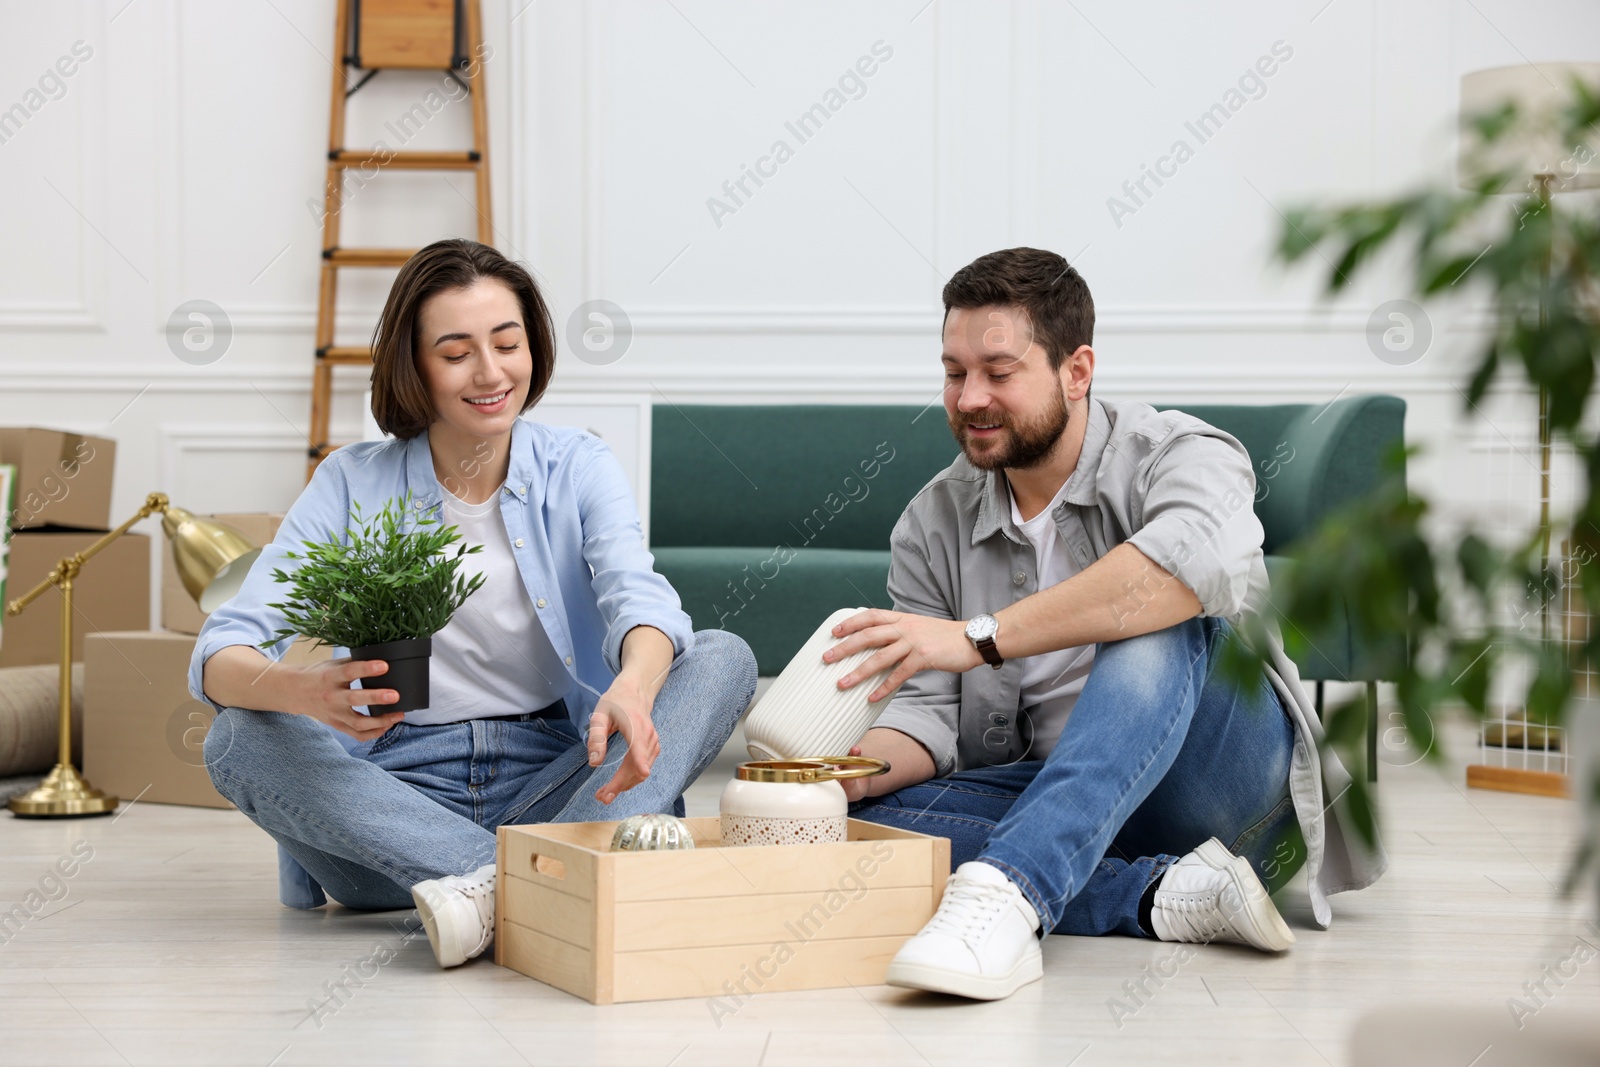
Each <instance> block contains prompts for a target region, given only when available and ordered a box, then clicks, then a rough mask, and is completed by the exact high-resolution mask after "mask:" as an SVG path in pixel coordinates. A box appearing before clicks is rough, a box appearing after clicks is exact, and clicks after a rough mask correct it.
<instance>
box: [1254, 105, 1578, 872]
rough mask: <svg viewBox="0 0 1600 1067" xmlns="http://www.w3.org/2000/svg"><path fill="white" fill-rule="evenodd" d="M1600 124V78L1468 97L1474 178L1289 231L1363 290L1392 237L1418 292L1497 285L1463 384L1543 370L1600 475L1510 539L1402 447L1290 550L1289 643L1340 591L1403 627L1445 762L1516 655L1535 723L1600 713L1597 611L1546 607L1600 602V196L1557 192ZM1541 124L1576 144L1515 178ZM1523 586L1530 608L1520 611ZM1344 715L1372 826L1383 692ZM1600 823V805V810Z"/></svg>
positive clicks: (1544, 389)
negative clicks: (1515, 151) (1482, 103)
mask: <svg viewBox="0 0 1600 1067" xmlns="http://www.w3.org/2000/svg"><path fill="white" fill-rule="evenodd" d="M1597 123H1600V95H1597V94H1596V93H1595V92H1594V91H1592V90H1591V89H1590V88H1588V87H1585V86H1584V85H1582V84H1581V83H1575V84H1574V86H1573V88H1572V91H1571V97H1570V100H1569V102H1568V103H1567V104H1566V105H1565V106H1564V107H1562V108H1561V109H1559V112H1558V113H1556V114H1553V115H1535V114H1532V113H1519V111H1518V109H1517V108H1516V107H1515V106H1514V105H1512V104H1507V105H1505V106H1504V107H1502V108H1500V109H1498V110H1495V111H1493V112H1491V113H1487V114H1480V115H1475V116H1468V117H1466V118H1465V119H1464V135H1465V136H1467V138H1468V142H1469V143H1473V141H1474V139H1475V143H1476V145H1477V148H1476V149H1473V150H1472V151H1471V153H1470V154H1469V158H1468V162H1469V164H1470V163H1471V162H1472V160H1474V159H1475V160H1478V161H1480V162H1481V163H1482V165H1481V167H1477V168H1474V167H1470V166H1469V167H1468V173H1477V174H1481V179H1474V180H1473V182H1472V184H1471V187H1470V188H1466V189H1457V188H1454V187H1449V186H1444V185H1436V186H1431V187H1426V188H1423V189H1422V190H1420V191H1418V192H1414V193H1411V194H1409V195H1405V196H1402V197H1399V198H1398V199H1392V200H1381V201H1375V202H1371V203H1362V204H1355V205H1350V206H1344V207H1331V208H1327V207H1304V208H1300V209H1297V210H1293V211H1291V212H1289V213H1287V214H1286V215H1285V218H1284V225H1283V227H1282V230H1281V233H1280V237H1279V241H1278V246H1277V249H1276V256H1277V258H1278V259H1280V260H1281V261H1283V262H1285V263H1289V264H1294V263H1299V262H1302V261H1305V260H1307V259H1308V257H1310V256H1312V255H1313V254H1315V255H1317V256H1319V257H1321V258H1322V259H1323V260H1325V261H1326V262H1327V264H1328V265H1329V267H1330V269H1329V271H1328V274H1327V276H1326V279H1325V282H1324V292H1325V294H1326V295H1329V296H1332V295H1336V294H1338V293H1340V292H1343V291H1345V290H1346V289H1348V288H1349V287H1350V286H1351V285H1352V283H1353V282H1354V281H1355V280H1356V278H1357V277H1358V275H1361V274H1362V273H1363V272H1364V271H1366V270H1368V269H1369V268H1370V267H1371V266H1372V264H1373V262H1374V260H1375V259H1376V258H1377V257H1378V254H1379V253H1380V252H1382V251H1385V250H1398V251H1400V252H1402V253H1404V254H1406V255H1407V257H1408V258H1407V261H1408V263H1409V274H1410V277H1409V285H1410V286H1411V287H1412V289H1413V291H1414V295H1415V296H1416V297H1417V298H1418V299H1419V300H1426V299H1428V298H1430V297H1435V296H1439V295H1441V294H1445V293H1449V294H1451V295H1452V296H1453V295H1455V294H1458V293H1460V292H1462V291H1464V290H1470V291H1471V293H1472V295H1473V296H1474V297H1475V298H1477V299H1480V300H1483V301H1485V302H1486V303H1487V304H1488V306H1489V308H1490V310H1491V311H1492V314H1493V323H1494V325H1493V328H1492V329H1491V330H1490V331H1487V337H1486V338H1485V340H1484V341H1483V342H1482V344H1481V347H1479V348H1478V350H1477V352H1476V355H1475V359H1474V360H1473V361H1471V364H1470V373H1469V374H1468V375H1467V376H1466V381H1465V382H1464V383H1463V385H1462V387H1461V392H1462V395H1463V398H1464V401H1465V402H1464V414H1466V415H1467V416H1469V417H1471V418H1478V419H1481V418H1483V415H1482V412H1481V411H1480V409H1479V402H1480V401H1481V400H1483V398H1484V397H1485V395H1486V394H1487V393H1488V392H1489V391H1490V389H1491V387H1492V386H1494V385H1496V384H1497V383H1500V384H1512V385H1513V386H1520V385H1523V384H1524V383H1525V385H1526V386H1528V387H1531V389H1529V392H1530V393H1532V394H1535V395H1537V396H1538V398H1539V406H1540V424H1541V443H1549V442H1557V443H1560V444H1564V445H1565V446H1567V447H1569V448H1570V449H1571V450H1572V452H1573V454H1574V455H1575V456H1576V458H1577V460H1578V463H1579V465H1580V467H1581V469H1582V471H1583V474H1584V478H1583V485H1582V490H1581V499H1579V500H1576V501H1573V502H1572V503H1573V505H1574V507H1573V510H1572V511H1571V513H1570V514H1566V515H1562V516H1557V517H1555V519H1554V520H1553V528H1547V527H1546V526H1545V524H1544V523H1543V522H1541V523H1540V524H1538V525H1536V526H1533V527H1531V528H1529V529H1527V530H1526V531H1524V532H1523V535H1522V536H1520V537H1518V538H1514V539H1513V543H1509V544H1508V543H1507V541H1506V539H1505V538H1504V537H1501V538H1492V537H1491V536H1489V535H1488V534H1486V533H1485V532H1483V531H1482V530H1481V528H1478V527H1475V526H1474V525H1473V524H1472V523H1471V522H1470V521H1462V522H1460V523H1457V522H1456V521H1455V518H1454V517H1453V516H1452V517H1451V519H1450V522H1449V523H1448V524H1445V523H1441V522H1434V521H1432V519H1431V517H1430V516H1431V511H1432V508H1431V504H1430V502H1429V500H1428V499H1427V498H1426V497H1425V496H1424V495H1422V494H1419V493H1417V492H1414V491H1409V490H1408V489H1407V487H1406V486H1405V484H1404V479H1403V477H1402V476H1401V474H1400V472H1401V471H1402V470H1403V460H1404V458H1406V457H1402V456H1398V455H1397V456H1394V457H1391V460H1392V464H1393V467H1392V469H1393V470H1394V472H1395V476H1394V477H1393V478H1392V479H1390V481H1389V483H1388V486H1387V488H1385V489H1384V490H1382V491H1380V492H1378V493H1375V494H1373V495H1371V496H1369V497H1367V498H1366V499H1364V500H1361V501H1359V502H1357V503H1356V504H1354V505H1352V506H1351V507H1349V508H1347V509H1345V510H1343V511H1342V512H1340V513H1338V514H1336V515H1334V516H1331V517H1330V518H1329V520H1328V521H1327V522H1325V523H1324V524H1323V525H1322V526H1321V527H1320V528H1319V529H1318V530H1316V531H1315V532H1314V533H1313V534H1312V535H1310V536H1309V537H1308V538H1306V539H1304V540H1303V541H1302V542H1301V543H1300V544H1298V545H1296V546H1294V547H1293V549H1292V550H1291V551H1292V554H1293V555H1294V556H1295V557H1296V558H1297V559H1298V560H1300V561H1301V565H1300V566H1298V567H1297V568H1296V569H1295V571H1294V572H1293V575H1292V577H1290V578H1289V580H1287V581H1285V582H1283V583H1281V584H1275V585H1274V587H1273V602H1274V605H1275V607H1276V608H1277V609H1278V610H1279V611H1280V612H1281V613H1282V616H1283V617H1284V619H1285V620H1286V623H1287V625H1285V626H1284V627H1283V629H1284V641H1285V646H1286V648H1287V650H1288V651H1289V653H1290V655H1291V656H1295V657H1296V658H1299V657H1298V653H1301V652H1303V651H1304V649H1303V648H1302V647H1301V646H1303V644H1304V638H1303V637H1302V636H1301V635H1302V633H1304V632H1317V631H1318V630H1320V629H1324V628H1325V627H1327V626H1328V625H1329V624H1330V623H1331V622H1332V621H1333V620H1334V618H1335V617H1336V612H1337V609H1338V608H1339V606H1340V605H1341V604H1343V605H1345V606H1346V607H1347V609H1348V610H1349V611H1350V612H1351V613H1352V615H1353V616H1354V620H1353V621H1354V622H1355V623H1356V624H1358V625H1359V626H1360V627H1361V628H1362V629H1363V630H1364V631H1365V632H1367V633H1370V634H1382V635H1396V634H1399V635H1404V637H1405V639H1406V642H1407V647H1408V648H1409V649H1410V656H1409V657H1408V662H1406V663H1405V664H1404V665H1403V666H1401V667H1400V668H1399V673H1398V675H1397V677H1395V678H1394V679H1393V681H1394V682H1395V683H1396V690H1397V696H1398V701H1399V706H1400V711H1401V714H1402V715H1403V720H1404V725H1405V730H1406V732H1407V734H1408V735H1409V740H1410V743H1411V744H1414V745H1416V746H1418V747H1419V748H1421V749H1425V750H1426V752H1427V756H1428V758H1429V759H1430V760H1431V761H1433V762H1434V763H1435V764H1442V754H1441V752H1440V748H1439V745H1437V744H1436V743H1434V742H1435V738H1434V732H1435V731H1434V716H1435V713H1436V712H1441V711H1456V712H1459V710H1460V709H1463V708H1464V709H1466V710H1467V711H1468V713H1470V715H1472V716H1473V717H1475V718H1476V719H1479V720H1482V719H1484V718H1486V717H1488V716H1489V715H1490V713H1491V708H1490V699H1491V698H1490V694H1491V692H1493V691H1494V681H1495V679H1496V677H1497V676H1498V675H1499V672H1501V671H1505V670H1508V669H1509V668H1511V667H1512V666H1513V665H1517V664H1526V665H1529V666H1530V667H1531V670H1530V671H1529V672H1528V674H1527V675H1526V677H1527V679H1528V680H1527V683H1526V689H1525V692H1522V693H1521V697H1522V701H1523V707H1524V708H1525V713H1526V718H1527V721H1528V722H1529V723H1531V724H1558V725H1559V724H1566V725H1569V726H1570V725H1571V722H1572V718H1573V715H1574V713H1575V711H1579V713H1588V714H1593V713H1594V708H1595V704H1594V703H1593V701H1580V700H1579V699H1578V697H1579V696H1580V695H1583V694H1580V693H1579V692H1578V691H1577V690H1576V688H1575V685H1574V681H1575V679H1576V678H1577V676H1578V675H1579V674H1580V673H1581V672H1583V671H1586V670H1589V669H1592V668H1591V666H1590V665H1591V664H1594V663H1596V662H1600V627H1596V626H1588V627H1583V628H1581V629H1580V630H1579V632H1577V633H1576V634H1574V635H1572V639H1571V640H1563V639H1562V635H1560V634H1559V633H1550V632H1549V627H1548V625H1547V624H1546V620H1548V619H1549V618H1550V614H1551V613H1552V609H1553V608H1554V607H1555V606H1556V604H1557V603H1558V601H1557V598H1558V597H1559V596H1560V595H1561V594H1562V592H1563V588H1564V585H1566V584H1567V583H1569V582H1571V581H1576V582H1577V583H1578V584H1579V585H1580V586H1581V590H1582V602H1583V603H1585V604H1589V605H1600V558H1597V557H1600V526H1597V524H1596V520H1597V518H1600V495H1597V493H1596V485H1597V481H1600V439H1597V437H1596V433H1595V430H1594V422H1595V420H1593V419H1590V418H1588V416H1589V415H1590V414H1591V404H1590V401H1591V398H1592V395H1593V391H1594V385H1595V353H1596V351H1597V349H1600V282H1597V279H1600V207H1597V206H1596V203H1597V202H1596V201H1595V200H1593V199H1588V198H1578V197H1574V198H1567V200H1566V202H1565V203H1563V202H1561V201H1560V200H1558V199H1557V198H1555V197H1553V196H1552V195H1551V194H1552V193H1553V192H1558V191H1560V189H1561V188H1562V186H1563V184H1564V183H1565V182H1566V181H1568V180H1570V176H1571V175H1573V174H1576V173H1577V167H1576V166H1574V164H1575V163H1576V164H1578V165H1581V164H1586V163H1588V162H1591V161H1593V160H1594V159H1595V156H1596V152H1595V149H1593V148H1591V147H1589V139H1592V138H1593V136H1594V135H1595V132H1596V131H1595V127H1596V124H1597ZM1538 124H1544V129H1545V130H1548V129H1551V128H1553V129H1555V130H1556V131H1557V132H1559V133H1560V135H1561V136H1562V138H1563V140H1562V142H1561V143H1562V144H1565V145H1567V146H1570V151H1569V153H1568V155H1567V158H1566V159H1565V160H1564V161H1563V163H1562V165H1561V171H1562V173H1556V174H1554V175H1552V176H1546V177H1543V178H1538V179H1534V180H1533V181H1532V182H1527V183H1526V184H1525V185H1524V186H1523V188H1522V191H1520V192H1515V193H1513V195H1511V196H1508V195H1506V191H1507V190H1508V189H1516V188H1517V183H1518V182H1524V181H1525V178H1522V177H1518V176H1517V175H1515V174H1513V173H1512V172H1511V171H1509V170H1506V169H1500V170H1495V169H1493V167H1492V165H1491V164H1489V163H1488V162H1487V161H1488V160H1489V159H1491V158H1492V157H1491V155H1490V153H1492V152H1493V151H1494V149H1495V146H1496V145H1498V144H1500V143H1501V142H1502V141H1503V140H1504V139H1506V138H1509V137H1524V136H1526V135H1528V134H1529V133H1530V132H1533V131H1532V127H1534V126H1535V125H1538ZM1502 155H1503V153H1502ZM1564 174H1565V175H1566V176H1565V177H1564V176H1563V175H1564ZM1507 380H1509V382H1508V381H1507ZM1409 454H1410V453H1408V455H1409ZM1552 537H1554V539H1555V544H1556V545H1557V546H1559V545H1560V544H1561V543H1562V542H1563V541H1565V542H1567V543H1568V544H1569V545H1570V549H1569V551H1570V557H1569V558H1568V559H1567V560H1566V561H1565V568H1564V570H1565V573H1563V565H1562V561H1560V560H1555V561H1552V560H1551V559H1550V558H1549V557H1550V545H1551V538H1552ZM1397 592H1398V593H1400V594H1403V595H1397ZM1518 601H1520V602H1521V603H1522V604H1523V605H1525V606H1526V607H1527V610H1524V611H1522V612H1521V617H1520V618H1518V619H1516V620H1514V621H1507V616H1508V614H1516V604H1517V603H1518ZM1508 609H1509V610H1508ZM1530 615H1531V616H1533V617H1534V619H1535V625H1533V626H1531V627H1530V626H1529V625H1528V618H1529V617H1530ZM1252 643H1253V644H1256V645H1257V647H1259V648H1264V647H1265V646H1264V645H1260V644H1259V643H1258V642H1252ZM1242 667H1243V664H1242V663H1236V664H1235V665H1234V666H1233V668H1232V669H1241V668H1242ZM1257 669H1259V668H1257ZM1580 709H1581V710H1580ZM1325 721H1326V726H1327V740H1326V744H1327V745H1329V746H1331V747H1332V748H1333V749H1334V751H1336V752H1337V753H1338V754H1339V755H1340V757H1341V759H1342V760H1343V762H1344V763H1345V765H1346V766H1348V767H1350V768H1352V770H1353V771H1354V773H1353V777H1354V779H1355V780H1354V782H1353V783H1352V786H1351V789H1350V790H1349V794H1348V798H1347V799H1348V803H1349V810H1350V812H1351V813H1352V815H1353V816H1354V818H1355V821H1356V824H1357V826H1358V828H1359V829H1360V830H1361V832H1362V833H1363V835H1364V836H1366V837H1367V839H1368V840H1369V841H1371V840H1372V839H1374V837H1375V835H1376V832H1377V811H1376V808H1375V805H1374V799H1373V796H1372V793H1371V789H1370V787H1369V786H1368V784H1367V782H1366V781H1365V775H1363V774H1361V773H1360V772H1359V768H1361V767H1362V766H1363V765H1364V763H1365V760H1366V758H1367V757H1366V754H1365V753H1364V752H1363V751H1362V742H1363V740H1364V736H1365V722H1366V705H1365V698H1364V697H1357V698H1355V699H1353V700H1350V701H1346V702H1343V703H1340V704H1339V705H1337V706H1335V707H1332V708H1330V709H1328V711H1327V714H1326V720H1325ZM1568 751H1569V752H1570V746H1568ZM1576 769H1577V768H1574V770H1575V771H1576ZM1574 792H1575V794H1576V795H1578V796H1580V797H1582V798H1584V799H1585V802H1586V803H1587V804H1589V805H1590V806H1591V807H1600V777H1597V778H1596V780H1595V781H1593V782H1589V783H1577V785H1576V788H1575V790H1574ZM1591 814H1592V812H1591ZM1596 824H1600V819H1591V820H1590V825H1591V827H1593V826H1595V825H1596ZM1595 836H1596V835H1595V832H1594V831H1593V830H1592V829H1591V831H1589V832H1588V834H1587V836H1586V839H1585V840H1583V841H1581V842H1580V843H1579V848H1578V852H1577V860H1576V862H1575V863H1574V864H1573V866H1572V868H1571V870H1570V873H1569V878H1568V888H1569V890H1570V888H1571V887H1572V886H1573V885H1575V884H1576V883H1577V881H1578V879H1579V877H1580V876H1581V875H1582V873H1583V872H1584V870H1585V869H1586V868H1587V867H1588V865H1589V864H1590V863H1591V862H1592V861H1593V860H1594V859H1595V856H1596V850H1597V844H1600V842H1597V841H1596V840H1595Z"/></svg>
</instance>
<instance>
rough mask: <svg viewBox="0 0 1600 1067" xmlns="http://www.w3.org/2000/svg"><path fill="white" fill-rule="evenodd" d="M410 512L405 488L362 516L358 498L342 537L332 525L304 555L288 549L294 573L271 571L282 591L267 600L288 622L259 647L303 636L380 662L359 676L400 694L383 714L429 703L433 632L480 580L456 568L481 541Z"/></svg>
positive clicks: (368, 685) (369, 686)
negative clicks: (466, 539)
mask: <svg viewBox="0 0 1600 1067" xmlns="http://www.w3.org/2000/svg"><path fill="white" fill-rule="evenodd" d="M411 511H412V507H411V494H410V493H409V492H408V493H407V494H406V495H405V497H404V498H403V499H399V500H390V501H389V502H388V503H387V504H385V505H384V507H383V510H382V511H380V512H378V514H376V515H374V516H373V517H372V518H370V519H363V518H362V515H361V505H360V504H359V503H357V504H355V505H354V506H353V507H352V508H351V510H350V519H351V525H350V527H349V529H348V530H347V531H346V535H345V536H343V537H341V536H339V535H338V534H337V533H335V532H334V531H332V530H330V531H328V539H327V540H326V541H308V542H306V543H305V546H304V551H303V552H290V553H288V558H289V559H293V560H300V561H302V562H301V564H300V566H298V567H296V568H295V569H294V570H293V571H289V572H285V571H284V570H282V569H278V570H275V571H273V574H272V577H273V579H274V580H276V581H277V582H279V583H282V584H285V585H288V586H289V588H290V594H289V598H288V599H287V600H285V601H283V602H281V603H276V604H272V605H270V606H271V607H274V608H278V609H279V610H281V611H282V612H283V613H284V617H285V621H286V622H287V623H288V626H287V627H286V628H284V629H281V630H279V631H278V632H277V634H276V635H275V636H274V637H272V638H269V639H268V640H266V641H263V642H261V647H263V648H265V647H267V646H269V645H274V644H277V643H278V642H279V641H281V640H283V639H284V638H285V637H293V636H295V635H304V636H306V637H310V638H315V639H316V642H317V644H318V645H334V646H337V647H340V648H348V649H349V650H350V655H351V656H352V657H353V658H355V659H358V660H363V659H381V660H384V661H386V662H387V663H388V664H389V669H388V671H386V672H385V673H383V674H379V675H375V676H373V677H370V678H364V679H361V680H360V684H361V686H362V687H363V688H365V689H380V688H381V689H394V690H397V691H398V692H399V694H400V699H399V701H398V702H396V703H394V704H389V705H385V707H384V710H385V711H412V710H415V709H417V708H425V707H427V706H428V658H429V656H430V655H431V654H432V651H433V635H434V634H436V633H438V632H439V631H440V630H442V629H444V627H445V625H446V624H447V623H449V621H450V618H451V616H453V615H454V614H455V612H456V609H457V608H459V607H460V606H461V605H462V604H463V603H465V602H466V599H467V597H469V596H471V595H472V594H473V593H475V592H476V591H477V590H478V587H479V586H481V585H482V584H483V575H481V574H476V575H473V576H472V577H471V579H467V578H464V577H462V576H461V575H460V574H459V573H458V572H459V571H460V569H461V562H462V559H463V558H464V557H465V556H466V555H468V554H469V553H473V552H481V551H482V550H483V546H482V545H472V546H470V547H469V546H468V545H466V544H464V543H458V542H460V541H461V534H460V532H459V531H458V530H457V529H456V527H454V526H444V525H442V524H441V523H440V522H439V520H438V519H437V518H434V517H431V516H412V515H411ZM451 545H456V549H455V551H454V552H451V551H449V548H450V546H451Z"/></svg>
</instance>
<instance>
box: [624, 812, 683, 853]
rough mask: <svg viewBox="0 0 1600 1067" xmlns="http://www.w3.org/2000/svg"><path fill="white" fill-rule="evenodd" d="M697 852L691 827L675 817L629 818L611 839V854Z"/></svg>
mask: <svg viewBox="0 0 1600 1067" xmlns="http://www.w3.org/2000/svg"><path fill="white" fill-rule="evenodd" d="M666 848H694V837H693V835H691V834H690V833H689V824H688V823H686V822H684V821H683V820H682V819H680V818H678V817H677V816H675V815H630V816H628V817H627V818H626V819H623V820H622V821H621V822H620V823H618V824H617V832H616V833H615V834H612V835H611V851H613V852H644V851H647V850H650V849H666Z"/></svg>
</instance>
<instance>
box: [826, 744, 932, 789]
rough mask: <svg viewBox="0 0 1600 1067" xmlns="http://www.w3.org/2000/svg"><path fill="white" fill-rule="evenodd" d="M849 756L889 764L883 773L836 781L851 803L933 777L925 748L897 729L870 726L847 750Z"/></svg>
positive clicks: (930, 761) (930, 759)
mask: <svg viewBox="0 0 1600 1067" xmlns="http://www.w3.org/2000/svg"><path fill="white" fill-rule="evenodd" d="M850 755H852V756H872V757H874V758H875V759H881V760H886V761H887V762H888V764H889V770H888V772H887V773H886V774H875V775H873V776H872V777H870V778H841V779H840V780H839V784H840V785H842V786H843V787H844V795H845V798H846V799H848V800H849V801H850V802H851V803H852V804H853V803H855V802H856V801H858V800H860V799H862V798H863V797H881V796H883V795H884V794H886V793H893V792H894V791H895V790H897V789H904V788H905V787H906V786H908V785H916V784H917V783H918V782H926V781H927V780H928V779H929V778H932V777H933V772H934V765H933V757H932V756H930V755H928V750H927V749H925V748H923V747H922V745H921V744H919V743H918V742H917V741H915V740H913V739H912V738H910V737H908V736H907V735H905V734H903V733H901V732H900V731H899V730H891V729H888V728H887V727H882V726H874V727H873V728H872V729H870V730H868V731H867V736H865V737H863V738H862V739H861V743H860V744H859V745H856V746H854V747H853V748H851V749H850Z"/></svg>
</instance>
